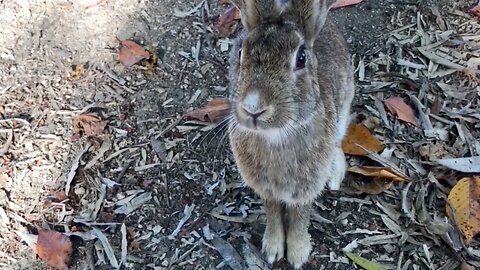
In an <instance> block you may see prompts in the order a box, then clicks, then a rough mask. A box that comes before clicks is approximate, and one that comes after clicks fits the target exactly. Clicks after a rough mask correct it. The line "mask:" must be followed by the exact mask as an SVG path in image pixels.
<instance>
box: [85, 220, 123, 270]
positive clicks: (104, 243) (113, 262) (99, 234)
mask: <svg viewBox="0 0 480 270" xmlns="http://www.w3.org/2000/svg"><path fill="white" fill-rule="evenodd" d="M92 229H93V232H94V233H95V234H96V235H97V238H98V240H100V242H101V244H102V246H103V250H104V251H105V253H106V254H107V258H108V260H109V261H110V265H111V266H112V267H114V268H116V269H118V268H119V265H118V261H117V258H116V257H115V253H114V252H113V248H112V246H111V245H110V242H109V241H108V239H107V237H106V236H105V234H103V232H102V231H100V230H99V229H97V228H95V227H93V228H92Z"/></svg>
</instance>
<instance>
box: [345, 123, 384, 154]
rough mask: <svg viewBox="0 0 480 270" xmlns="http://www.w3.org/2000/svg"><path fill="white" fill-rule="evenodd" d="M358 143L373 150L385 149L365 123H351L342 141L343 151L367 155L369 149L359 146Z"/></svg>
mask: <svg viewBox="0 0 480 270" xmlns="http://www.w3.org/2000/svg"><path fill="white" fill-rule="evenodd" d="M357 144H359V145H361V146H363V147H364V148H366V149H368V150H370V151H372V152H379V151H382V150H383V146H382V143H381V142H380V141H379V140H378V139H377V138H376V137H375V136H373V135H372V134H371V133H370V131H369V130H368V129H367V128H366V127H365V126H363V125H358V124H350V125H349V126H348V130H347V134H345V137H344V138H343V141H342V149H343V152H344V153H345V154H347V155H357V156H365V155H367V154H368V153H367V151H365V150H363V149H362V148H361V147H358V146H357Z"/></svg>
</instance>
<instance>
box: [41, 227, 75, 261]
mask: <svg viewBox="0 0 480 270" xmlns="http://www.w3.org/2000/svg"><path fill="white" fill-rule="evenodd" d="M72 253H73V245H72V242H71V241H70V238H68V237H67V236H66V235H64V234H63V233H59V232H57V231H49V230H44V229H41V228H38V240H37V254H38V256H39V257H40V258H41V259H42V260H44V261H45V262H46V263H47V264H48V265H49V266H50V267H53V268H55V269H59V270H68V265H69V264H70V262H71V261H72Z"/></svg>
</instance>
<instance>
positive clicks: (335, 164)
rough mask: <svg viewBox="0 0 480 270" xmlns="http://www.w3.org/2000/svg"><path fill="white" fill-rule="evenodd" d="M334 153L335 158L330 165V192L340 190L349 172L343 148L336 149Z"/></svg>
mask: <svg viewBox="0 0 480 270" xmlns="http://www.w3.org/2000/svg"><path fill="white" fill-rule="evenodd" d="M334 151H335V152H334V157H333V159H332V163H331V165H330V179H329V180H328V187H329V189H330V190H339V189H340V185H341V184H342V182H343V179H344V178H345V173H346V171H347V161H346V159H345V154H344V153H343V150H342V148H340V147H336V148H335V150H334Z"/></svg>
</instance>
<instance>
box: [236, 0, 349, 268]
mask: <svg viewBox="0 0 480 270" xmlns="http://www.w3.org/2000/svg"><path fill="white" fill-rule="evenodd" d="M232 2H233V3H234V4H235V5H236V6H237V7H239V8H240V10H241V14H242V23H243V24H244V29H245V32H243V33H242V34H240V36H239V37H238V38H237V39H236V41H235V44H234V47H233V48H232V52H231V57H230V85H229V87H230V91H231V96H230V99H231V101H232V104H233V106H232V107H233V110H232V113H231V119H230V120H231V121H230V127H229V138H230V144H231V147H232V151H233V154H234V157H235V161H236V164H237V166H238V168H239V172H240V174H241V176H242V178H243V179H244V181H245V182H246V183H247V185H248V186H250V187H251V188H252V189H253V190H254V191H255V192H256V193H257V194H259V196H260V197H261V198H262V199H263V200H264V205H265V208H266V214H267V228H266V231H265V234H264V239H263V251H264V252H265V253H266V255H267V259H268V261H269V262H273V261H275V260H278V259H280V258H282V257H283V256H284V252H285V244H286V251H287V259H288V260H289V261H290V263H292V264H293V266H294V267H295V268H300V267H301V266H302V265H303V264H304V263H305V262H306V261H307V260H308V256H309V254H310V251H311V244H310V235H309V234H308V231H307V229H308V226H309V222H310V208H311V204H312V202H313V200H315V198H316V197H318V196H319V195H320V193H321V192H322V191H323V190H324V188H325V186H326V185H327V183H328V184H330V187H331V188H332V187H333V188H338V186H339V184H340V182H341V181H342V179H343V177H344V173H345V157H344V155H343V152H342V151H341V149H340V142H341V139H342V138H343V134H344V133H345V129H346V126H347V123H348V116H349V111H350V106H351V105H350V104H351V102H352V99H353V95H354V89H353V73H352V66H351V64H350V57H349V54H348V50H347V46H346V43H345V41H344V39H343V37H342V36H341V35H340V34H339V32H338V30H337V29H336V27H335V25H334V24H333V22H332V21H331V20H330V19H328V18H327V12H328V10H329V7H330V5H331V4H332V3H333V1H331V0H328V1H326V0H290V1H280V0H277V1H275V0H271V1H267V0H252V1H248V0H233V1H232ZM279 2H282V3H283V2H285V5H284V6H281V5H278V4H277V3H279ZM301 44H305V46H306V55H307V62H306V67H305V68H304V69H302V70H300V71H294V69H293V68H292V63H293V62H292V59H295V57H294V56H295V55H296V51H297V49H298V47H299V46H300V45H301ZM312 47H313V48H312ZM240 48H242V59H243V60H242V63H241V64H240V59H239V50H240ZM292 57H293V58H292ZM247 99H248V100H249V101H247ZM250 105H251V106H250ZM247 107H248V109H251V108H253V109H258V110H259V111H261V112H262V114H261V115H260V116H259V117H258V122H257V126H256V129H251V127H252V126H251V125H252V124H251V123H252V120H251V117H250V116H249V114H248V113H245V110H244V108H247ZM283 221H286V222H283Z"/></svg>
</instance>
